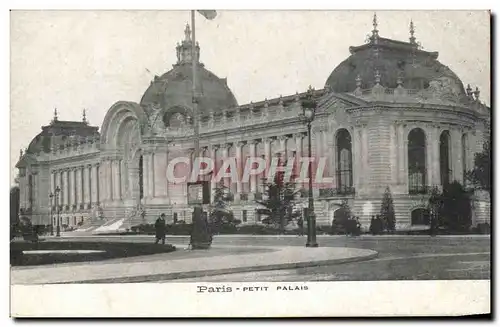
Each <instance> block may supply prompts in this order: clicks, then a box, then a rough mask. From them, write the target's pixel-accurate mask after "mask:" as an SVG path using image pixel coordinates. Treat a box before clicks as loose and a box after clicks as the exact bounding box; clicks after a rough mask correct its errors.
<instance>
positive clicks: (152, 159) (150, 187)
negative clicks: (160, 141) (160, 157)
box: [147, 152, 156, 198]
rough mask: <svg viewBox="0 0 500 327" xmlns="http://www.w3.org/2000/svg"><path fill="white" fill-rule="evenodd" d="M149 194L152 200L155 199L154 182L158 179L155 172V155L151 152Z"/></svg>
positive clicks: (149, 155)
mask: <svg viewBox="0 0 500 327" xmlns="http://www.w3.org/2000/svg"><path fill="white" fill-rule="evenodd" d="M147 157H148V168H147V169H148V170H149V172H148V194H149V197H150V198H153V197H154V194H155V184H154V181H155V179H156V176H155V171H154V162H155V159H156V158H155V154H154V153H153V152H150V153H149V154H148V155H147Z"/></svg>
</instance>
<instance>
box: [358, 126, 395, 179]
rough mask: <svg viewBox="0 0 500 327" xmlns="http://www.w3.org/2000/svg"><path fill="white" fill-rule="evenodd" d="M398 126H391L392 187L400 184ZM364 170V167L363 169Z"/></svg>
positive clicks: (390, 158)
mask: <svg viewBox="0 0 500 327" xmlns="http://www.w3.org/2000/svg"><path fill="white" fill-rule="evenodd" d="M396 133H397V132H396V126H395V125H394V124H390V125H389V160H390V163H391V182H390V184H391V185H396V184H397V182H398V170H397V169H398V167H397V162H398V160H397V159H398V158H397V149H398V148H397V143H396V140H397V134H396ZM363 169H364V167H363Z"/></svg>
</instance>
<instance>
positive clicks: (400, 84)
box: [396, 71, 403, 87]
mask: <svg viewBox="0 0 500 327" xmlns="http://www.w3.org/2000/svg"><path fill="white" fill-rule="evenodd" d="M396 83H397V84H398V87H403V71H400V72H399V73H398V79H397V80H396Z"/></svg>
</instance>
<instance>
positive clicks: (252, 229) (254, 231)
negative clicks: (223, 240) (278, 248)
mask: <svg viewBox="0 0 500 327" xmlns="http://www.w3.org/2000/svg"><path fill="white" fill-rule="evenodd" d="M237 233H238V234H249V235H278V234H279V233H280V230H279V228H276V227H273V226H266V225H257V224H255V225H243V226H240V227H238V229H237Z"/></svg>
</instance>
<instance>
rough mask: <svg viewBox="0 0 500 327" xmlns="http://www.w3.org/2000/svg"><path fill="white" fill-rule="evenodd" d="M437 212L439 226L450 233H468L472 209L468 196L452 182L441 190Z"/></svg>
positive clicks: (459, 185) (460, 187) (458, 184)
mask: <svg viewBox="0 0 500 327" xmlns="http://www.w3.org/2000/svg"><path fill="white" fill-rule="evenodd" d="M441 201H442V206H441V208H440V209H441V210H440V212H439V216H440V222H441V225H442V226H443V227H444V228H445V229H447V230H449V231H451V232H464V231H468V230H469V229H470V226H471V222H472V221H471V216H472V208H471V203H470V202H471V201H470V194H469V193H468V192H467V191H466V190H465V189H464V188H463V186H462V185H461V184H460V183H459V182H456V181H454V182H453V183H450V184H447V185H445V186H444V188H443V193H442V195H441Z"/></svg>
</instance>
